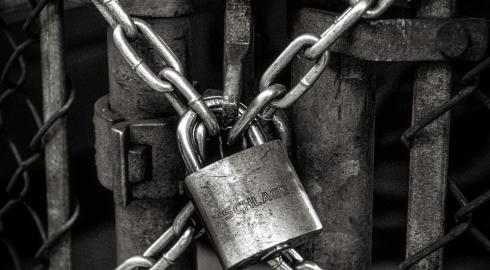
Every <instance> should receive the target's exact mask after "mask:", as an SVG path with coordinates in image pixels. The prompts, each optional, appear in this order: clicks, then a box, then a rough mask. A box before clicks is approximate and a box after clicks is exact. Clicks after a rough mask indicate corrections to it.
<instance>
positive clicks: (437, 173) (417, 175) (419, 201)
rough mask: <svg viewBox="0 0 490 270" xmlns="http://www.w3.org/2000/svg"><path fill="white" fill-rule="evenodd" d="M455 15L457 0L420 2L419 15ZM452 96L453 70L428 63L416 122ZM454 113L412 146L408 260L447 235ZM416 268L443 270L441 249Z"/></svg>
mask: <svg viewBox="0 0 490 270" xmlns="http://www.w3.org/2000/svg"><path fill="white" fill-rule="evenodd" d="M453 14H454V1H453V0H425V1H421V8H420V10H419V13H418V16H419V17H422V18H447V17H451V16H452V15H453ZM450 94H451V67H450V65H449V64H447V63H423V64H421V65H420V66H419V68H418V69H417V72H416V79H415V84H414V94H413V112H412V123H415V122H417V121H418V120H420V119H421V118H422V117H424V116H425V115H426V114H427V113H429V112H430V111H432V110H433V108H436V107H438V106H439V105H441V104H442V103H444V102H446V101H447V100H448V99H449V98H450ZM448 143H449V115H448V114H446V115H443V116H442V117H440V118H439V119H437V120H436V121H434V122H433V123H432V124H430V125H429V126H427V127H426V128H425V129H423V130H422V131H421V132H419V133H418V135H416V136H415V137H414V139H413V142H412V145H411V148H410V175H409V197H408V200H409V204H408V224H407V250H406V256H407V257H409V256H411V255H413V254H414V253H416V252H417V251H420V250H421V249H422V248H424V247H425V246H427V245H428V244H430V243H431V242H433V241H434V240H436V238H437V237H439V236H440V235H441V234H442V233H443V231H444V206H445V199H446V181H447V164H448V152H449V146H448ZM412 268H413V269H424V270H428V269H442V249H441V250H439V251H437V252H435V253H433V254H432V255H430V256H428V257H426V258H424V259H423V260H421V261H420V262H419V263H417V264H416V265H414V266H413V267H412Z"/></svg>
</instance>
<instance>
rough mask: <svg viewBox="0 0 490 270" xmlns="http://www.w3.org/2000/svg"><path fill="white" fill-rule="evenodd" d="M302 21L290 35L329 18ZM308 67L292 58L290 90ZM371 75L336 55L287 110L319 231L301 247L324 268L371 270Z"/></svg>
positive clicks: (358, 64)
mask: <svg viewBox="0 0 490 270" xmlns="http://www.w3.org/2000/svg"><path fill="white" fill-rule="evenodd" d="M301 16H308V13H306V12H303V13H301ZM299 22H301V23H299V24H296V25H295V26H294V33H298V34H301V33H305V32H312V31H313V32H317V30H319V31H321V30H320V29H325V28H327V27H328V20H319V21H318V20H317V21H315V22H314V23H313V22H312V23H311V24H310V23H308V20H306V19H304V18H303V20H299ZM310 66H311V62H309V61H304V60H302V59H298V60H296V62H295V63H294V64H293V67H292V84H293V85H294V84H295V82H297V81H298V80H299V79H300V76H301V74H304V73H305V72H306V71H307V70H308V69H309V68H310ZM369 77H370V76H369V74H368V71H367V64H366V62H362V61H359V60H355V59H353V58H349V57H347V56H342V57H339V56H338V55H333V57H332V60H331V63H330V64H329V66H328V67H327V68H326V69H325V71H324V73H323V74H322V75H321V76H320V78H319V79H318V81H317V82H316V83H315V84H314V85H313V86H312V88H311V89H310V90H309V91H308V93H306V94H305V95H304V96H303V97H302V98H300V99H299V100H298V101H297V103H296V104H295V106H294V107H293V111H292V122H293V129H294V133H295V136H296V159H295V160H296V168H297V169H298V173H299V175H300V179H301V180H302V181H303V184H304V186H305V189H306V191H307V193H308V195H309V196H310V198H311V200H312V201H313V204H314V206H315V208H316V210H317V211H318V213H319V216H320V219H321V221H322V224H323V226H324V231H323V233H322V234H321V235H320V236H319V237H318V238H317V239H315V240H314V241H312V242H311V243H309V244H307V245H306V246H305V251H306V253H305V257H307V258H310V259H311V260H313V261H315V262H317V263H318V264H319V265H320V266H322V267H324V268H325V269H340V270H343V269H369V268H370V263H371V241H372V240H371V231H372V217H371V212H372V193H373V148H374V134H373V131H374V91H372V89H370V83H369Z"/></svg>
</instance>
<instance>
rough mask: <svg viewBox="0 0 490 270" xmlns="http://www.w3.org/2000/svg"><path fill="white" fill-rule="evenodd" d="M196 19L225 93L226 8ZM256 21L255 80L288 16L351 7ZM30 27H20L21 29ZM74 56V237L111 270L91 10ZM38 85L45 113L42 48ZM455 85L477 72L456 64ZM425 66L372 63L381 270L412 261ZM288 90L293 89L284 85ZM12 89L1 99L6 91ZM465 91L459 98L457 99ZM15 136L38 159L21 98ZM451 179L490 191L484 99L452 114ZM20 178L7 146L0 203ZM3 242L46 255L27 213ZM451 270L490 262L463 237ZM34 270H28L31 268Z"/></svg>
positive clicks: (8, 227)
mask: <svg viewBox="0 0 490 270" xmlns="http://www.w3.org/2000/svg"><path fill="white" fill-rule="evenodd" d="M195 2H196V3H195V11H194V16H193V26H192V35H193V47H192V50H193V59H192V61H191V62H192V63H191V66H192V76H193V79H194V80H197V81H199V82H200V85H201V88H202V89H207V88H214V89H221V88H222V43H223V5H222V3H221V1H216V0H214V1H205V0H200V1H195ZM255 2H256V3H254V7H255V12H256V43H257V44H256V46H257V50H256V77H259V76H260V74H261V73H262V72H263V70H264V69H265V67H266V66H267V65H268V64H270V63H271V61H272V60H273V58H274V57H275V56H277V54H278V53H279V52H280V51H281V50H282V49H283V48H284V47H285V45H286V44H287V42H288V35H287V27H286V26H287V24H288V15H289V14H291V12H294V10H295V9H297V8H298V7H299V6H308V7H315V8H322V9H327V10H329V11H334V12H339V11H341V10H343V9H344V8H345V7H346V5H345V4H344V3H343V2H342V1H302V4H300V3H299V1H290V3H289V10H286V9H285V5H284V4H283V2H284V1H279V0H272V1H255ZM415 11H416V1H413V2H411V4H410V5H401V6H398V7H395V8H392V9H390V10H389V12H387V14H386V15H385V17H386V18H390V17H392V18H395V17H413V16H414V14H415ZM458 16H460V17H485V18H490V3H489V2H488V1H484V0H481V1H477V0H471V1H459V3H458ZM20 19H21V18H19V21H20ZM11 26H12V29H13V32H14V33H15V34H16V39H17V41H19V42H20V41H21V40H23V39H24V38H25V35H24V33H23V32H22V31H21V29H20V23H19V22H13V23H12V24H11ZM65 31H66V33H65V36H66V42H65V48H66V67H67V72H68V74H69V76H70V78H71V80H72V82H73V86H74V87H75V89H76V90H77V98H76V102H75V104H74V105H73V107H72V108H71V109H70V112H69V114H68V136H69V146H70V171H71V173H70V174H71V181H72V183H73V192H74V193H75V194H76V196H77V197H78V199H79V200H80V203H81V215H80V219H79V221H78V223H77V224H76V226H75V227H74V229H73V246H74V249H73V254H74V258H75V268H74V269H112V268H113V267H114V261H115V250H114V245H115V243H114V230H113V227H114V224H113V223H114V218H113V203H112V193H111V192H109V191H108V190H105V189H104V188H103V187H102V186H101V185H100V184H99V183H98V180H97V176H96V174H95V163H94V148H93V145H94V131H93V125H92V114H93V104H94V102H95V101H96V100H97V99H98V98H99V97H101V96H103V95H105V94H106V93H107V92H108V81H107V77H108V74H107V54H106V32H105V31H106V23H105V21H103V19H102V18H101V17H100V15H99V14H98V13H97V11H96V10H95V9H94V8H92V7H91V6H88V7H80V8H75V9H70V10H68V11H67V12H66V13H65ZM0 48H1V50H0V63H5V62H6V60H7V58H8V56H9V55H10V53H11V50H10V49H9V48H8V46H7V43H6V40H5V37H4V36H0ZM26 60H27V62H28V68H29V75H28V76H29V77H28V80H27V83H26V85H25V87H24V89H25V91H26V93H27V94H28V95H29V96H30V97H31V98H32V99H33V100H34V102H35V104H36V105H37V106H38V108H41V101H40V97H41V88H40V86H41V85H40V75H39V74H40V70H39V68H40V67H39V47H38V46H37V45H34V46H32V47H31V48H30V49H29V50H28V51H27V53H26ZM453 65H454V68H455V74H456V75H455V78H456V79H457V78H458V76H461V74H463V73H464V72H465V71H467V70H468V69H470V68H471V67H472V66H473V65H474V63H461V62H455V63H453ZM416 66H417V65H416V63H376V64H374V63H373V67H374V69H375V72H376V74H377V76H376V85H377V88H376V148H375V194H374V219H373V220H374V232H373V237H374V239H373V268H374V269H388V268H390V269H393V267H394V266H396V265H397V264H398V263H400V262H401V261H402V260H403V257H404V252H405V249H404V246H405V233H406V212H407V189H408V157H409V153H408V149H407V148H406V147H405V146H404V145H403V144H402V143H401V141H400V136H401V135H402V133H403V132H404V131H405V130H406V129H407V128H408V127H409V126H410V119H411V102H412V81H413V77H414V70H415V67H416ZM489 74H490V73H489V72H485V73H483V75H482V76H481V79H482V82H481V88H480V89H481V90H482V91H483V92H485V93H486V94H490V92H489V91H487V87H486V86H488V83H489V82H488V79H487V78H488V75H489ZM284 82H287V79H285V81H284ZM4 90H5V89H1V91H4ZM458 90H459V89H454V93H455V92H457V91H458ZM4 112H5V113H4V117H5V119H4V120H5V122H6V126H7V128H8V129H9V131H10V132H11V133H12V134H15V137H14V139H15V141H16V142H17V143H18V144H19V145H21V146H22V147H21V151H22V152H23V154H24V156H25V155H27V154H28V153H29V151H30V150H29V148H28V142H29V140H30V139H31V137H32V136H33V134H34V133H35V125H34V123H33V121H32V120H31V119H30V117H29V115H28V111H27V109H26V107H25V105H24V104H23V100H22V99H21V98H20V97H16V96H14V97H12V98H11V99H10V100H9V101H8V102H7V104H6V107H5V109H4ZM451 118H452V119H451V141H450V165H449V177H450V179H453V180H454V181H455V182H456V183H457V184H458V185H459V187H460V188H461V189H462V190H463V192H464V193H465V195H466V196H467V197H468V199H470V200H471V199H472V198H475V197H476V196H478V195H479V194H481V193H482V192H484V191H485V190H486V189H488V188H490V181H488V180H487V179H489V176H490V166H489V161H490V151H489V150H490V136H489V135H490V128H489V127H490V126H489V125H488V124H489V123H490V122H489V120H490V111H489V110H488V109H487V108H486V107H485V106H484V105H482V103H481V102H480V101H478V100H477V99H476V98H473V97H470V98H469V99H468V100H466V101H464V102H463V103H461V104H460V105H458V106H457V107H456V108H455V109H454V110H453V111H452V114H451ZM14 169H15V162H14V160H13V157H12V156H11V154H10V152H9V151H8V148H7V146H6V145H5V143H4V142H3V141H1V140H0V202H1V203H2V204H3V203H4V201H5V200H6V196H7V195H6V193H5V192H4V190H3V189H4V186H5V185H6V182H7V180H8V178H9V176H10V175H11V174H12V173H13V171H14ZM31 177H32V178H33V179H32V185H33V187H32V188H31V191H30V193H29V194H28V196H27V200H29V201H30V202H33V205H34V207H35V208H36V209H37V210H38V211H39V212H41V213H42V212H43V209H44V207H45V204H44V178H43V163H42V161H41V162H38V163H36V165H34V167H33V168H32V170H31ZM447 206H448V207H447V218H446V220H447V221H446V223H447V228H451V227H452V226H453V225H454V220H453V218H452V216H453V215H454V212H455V210H457V204H456V202H455V200H454V198H452V197H451V195H448V198H447ZM488 211H489V208H488V207H486V208H485V207H484V208H480V209H479V210H478V211H477V212H476V213H475V214H474V215H473V220H474V224H476V225H477V226H478V228H480V229H481V230H482V232H483V233H486V234H487V235H490V218H489V215H488V213H489V212H488ZM0 225H3V226H1V227H3V228H1V229H3V234H4V235H5V236H6V237H8V238H9V239H10V241H12V242H13V244H14V245H15V247H16V248H17V250H18V251H19V253H20V255H21V256H22V257H23V261H24V262H25V263H26V265H27V266H28V265H29V264H30V263H31V262H30V260H29V258H30V257H31V256H32V254H33V253H34V252H35V250H36V249H37V248H38V247H39V246H40V244H41V239H40V238H39V236H38V235H37V234H36V233H35V230H34V229H33V228H34V227H33V224H32V220H31V219H29V217H28V215H27V213H25V211H23V210H21V208H19V209H18V210H14V211H12V212H11V213H10V214H8V215H7V216H6V218H5V222H4V223H3V224H0ZM6 254H7V253H6V250H5V248H4V247H3V246H1V245H0V269H11V268H9V266H10V265H11V262H10V259H9V258H8V256H6ZM444 254H445V260H446V268H447V269H489V268H490V257H489V254H488V253H487V252H486V251H485V250H484V249H483V248H482V247H481V246H480V245H479V244H478V243H477V242H476V241H475V240H473V239H472V238H470V237H468V236H463V237H461V238H459V239H457V240H455V241H453V242H451V243H450V244H449V245H448V246H447V248H446V249H445V253H444ZM26 269H28V268H26Z"/></svg>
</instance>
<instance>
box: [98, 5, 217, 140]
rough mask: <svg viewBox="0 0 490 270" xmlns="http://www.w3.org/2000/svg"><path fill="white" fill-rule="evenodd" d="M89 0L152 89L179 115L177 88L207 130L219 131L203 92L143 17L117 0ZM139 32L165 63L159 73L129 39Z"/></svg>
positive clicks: (214, 132)
mask: <svg viewBox="0 0 490 270" xmlns="http://www.w3.org/2000/svg"><path fill="white" fill-rule="evenodd" d="M91 1H92V3H93V4H94V5H95V7H96V8H97V9H98V10H99V11H100V13H101V14H102V16H103V17H104V18H105V20H106V21H107V22H108V23H109V25H110V26H111V27H112V28H113V29H114V32H113V39H114V44H115V45H116V47H117V48H118V49H119V51H120V52H121V54H122V55H123V57H124V59H125V60H126V61H127V62H128V64H129V65H130V66H131V68H132V69H133V70H134V71H135V73H136V74H137V75H138V76H139V77H140V78H141V80H143V81H144V82H145V83H146V84H147V85H148V86H149V87H150V88H151V89H153V90H155V91H158V92H161V93H163V94H164V95H165V97H166V98H167V100H168V102H169V103H170V105H172V107H173V108H174V109H175V111H176V112H177V114H179V115H182V114H183V113H184V112H185V111H186V110H187V107H186V105H184V103H183V102H182V101H181V100H180V98H179V97H178V96H177V95H176V93H175V90H174V88H176V89H177V90H178V91H179V92H180V93H181V94H182V95H183V96H184V97H185V98H186V99H187V105H188V106H189V107H190V108H191V109H192V110H194V111H195V112H196V113H197V114H198V115H199V116H200V117H201V119H202V121H203V122H204V124H205V125H206V127H207V129H208V132H209V134H211V135H216V134H218V132H219V124H218V120H217V119H216V116H215V115H214V114H213V113H212V112H211V111H209V109H208V108H207V107H206V105H204V102H203V100H202V96H201V95H200V94H199V93H198V92H197V90H196V89H195V88H194V87H193V86H192V84H191V83H190V82H189V81H188V80H187V79H186V78H185V74H184V68H183V66H182V63H181V62H180V60H179V59H178V58H177V56H175V54H174V53H173V51H172V50H171V49H170V48H169V47H168V45H167V44H166V43H165V41H164V40H163V39H162V38H161V37H160V36H159V35H158V34H157V33H155V31H153V28H152V27H151V26H150V25H149V24H147V23H146V22H145V21H144V20H141V19H137V18H132V17H131V16H130V15H129V14H128V13H127V12H126V11H125V10H124V8H123V7H122V6H121V4H120V3H119V1H118V0H91ZM140 36H143V37H144V39H145V40H146V41H147V43H148V45H149V46H150V47H151V48H153V49H155V50H156V52H157V53H158V55H159V56H160V58H161V60H162V61H163V62H164V63H165V65H167V66H168V67H166V68H164V69H163V70H161V72H160V73H159V74H158V75H157V74H156V73H155V72H153V71H152V70H151V69H150V67H149V66H148V65H147V63H146V62H145V61H144V59H143V58H141V57H140V56H139V55H138V53H137V52H136V50H135V49H134V48H133V46H132V45H131V43H130V41H134V40H136V39H139V38H140Z"/></svg>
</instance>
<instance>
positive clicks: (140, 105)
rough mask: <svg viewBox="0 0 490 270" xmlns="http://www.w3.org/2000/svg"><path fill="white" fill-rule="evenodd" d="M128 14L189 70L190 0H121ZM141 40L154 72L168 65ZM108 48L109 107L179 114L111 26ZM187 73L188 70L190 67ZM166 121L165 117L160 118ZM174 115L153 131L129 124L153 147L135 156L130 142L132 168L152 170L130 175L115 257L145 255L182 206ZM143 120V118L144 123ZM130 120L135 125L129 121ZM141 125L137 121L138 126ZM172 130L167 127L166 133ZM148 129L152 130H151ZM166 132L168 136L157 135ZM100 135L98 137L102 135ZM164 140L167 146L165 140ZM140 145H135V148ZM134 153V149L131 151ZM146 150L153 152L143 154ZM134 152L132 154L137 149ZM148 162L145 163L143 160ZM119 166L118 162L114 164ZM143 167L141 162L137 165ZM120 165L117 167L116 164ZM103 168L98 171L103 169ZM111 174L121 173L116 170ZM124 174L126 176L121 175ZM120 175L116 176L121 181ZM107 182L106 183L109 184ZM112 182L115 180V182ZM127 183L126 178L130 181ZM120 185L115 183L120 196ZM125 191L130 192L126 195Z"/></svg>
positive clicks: (119, 209)
mask: <svg viewBox="0 0 490 270" xmlns="http://www.w3.org/2000/svg"><path fill="white" fill-rule="evenodd" d="M121 4H122V5H123V6H124V7H125V8H126V10H127V11H128V13H130V14H131V15H133V16H143V17H145V21H146V22H147V23H149V24H150V25H151V26H152V27H153V29H154V30H155V32H156V33H158V34H159V35H160V36H161V37H162V38H163V39H164V40H165V42H166V43H167V44H168V45H169V47H170V48H171V49H172V50H173V52H174V53H175V54H176V55H177V57H178V58H179V59H180V60H181V62H182V63H183V65H184V67H185V69H186V71H188V70H189V69H188V66H187V64H188V62H189V61H188V60H189V59H187V57H188V56H189V55H190V53H189V42H190V30H189V29H190V16H189V15H190V13H191V4H190V2H189V1H187V0H178V1H154V0H138V1H129V0H128V1H126V0H123V1H121ZM144 42H145V41H144V40H143V39H137V40H136V41H135V42H134V44H133V45H135V47H136V49H137V50H138V51H139V53H140V55H141V56H142V57H143V58H144V59H145V61H146V62H147V63H148V65H149V67H150V68H151V69H152V70H154V71H155V72H158V71H160V70H161V69H162V68H163V67H164V63H163V62H162V61H161V60H160V58H159V57H158V56H156V54H155V52H153V51H152V50H148V49H147V48H148V47H147V45H146V44H144ZM108 53H109V70H110V78H109V80H110V93H109V104H110V109H111V110H112V111H113V112H115V113H118V114H119V115H120V116H121V117H122V118H123V119H124V120H125V121H130V122H134V121H141V120H145V119H155V118H162V117H169V116H172V115H175V112H174V111H173V109H172V107H171V106H170V105H169V103H168V102H167V100H166V97H165V94H163V93H158V92H156V91H153V90H151V89H150V88H149V87H148V86H147V85H146V84H144V83H143V82H142V81H141V80H140V79H139V78H138V77H137V75H136V74H135V73H134V71H133V70H132V69H131V68H130V67H129V65H127V63H126V62H125V60H124V58H123V57H122V55H121V54H120V53H119V52H118V50H117V48H116V47H115V46H114V44H113V42H112V31H110V30H109V34H108ZM186 73H187V74H186V76H188V72H186ZM162 121H164V122H166V120H162ZM173 121H175V119H171V118H169V120H168V125H165V124H161V125H159V126H160V127H159V128H157V129H158V130H157V129H155V132H154V135H153V136H151V135H149V134H153V133H151V131H149V129H151V128H148V127H145V124H144V123H143V124H134V125H135V126H131V127H129V126H128V127H129V131H128V136H129V137H128V140H129V141H133V143H134V144H138V143H141V144H142V145H150V147H149V148H148V149H147V150H149V151H143V152H141V155H139V154H138V153H139V152H137V151H136V152H137V153H136V155H135V156H134V157H132V156H131V153H132V152H131V149H133V147H135V146H128V147H130V148H129V149H130V150H129V153H128V155H130V156H129V158H128V162H129V163H132V164H133V165H131V164H126V165H128V166H129V168H130V169H129V170H131V171H138V170H144V171H146V170H149V171H150V173H149V175H148V173H142V174H141V175H145V174H146V177H145V178H144V179H139V180H138V182H137V183H134V181H133V180H131V178H132V176H131V174H134V173H131V174H130V176H129V179H128V181H129V182H130V184H129V185H130V187H126V186H124V187H123V189H124V188H127V190H129V191H128V193H129V194H130V196H129V195H128V196H129V198H130V199H129V200H128V201H127V204H124V203H123V204H121V203H116V204H115V213H116V243H117V259H118V262H122V261H123V260H124V259H127V258H128V257H130V256H133V255H137V254H141V253H143V252H144V250H145V249H146V248H147V247H148V245H149V244H150V243H152V242H153V241H155V240H156V239H157V238H158V237H159V236H160V234H161V233H163V232H164V230H165V229H166V228H168V227H169V226H171V225H172V220H173V218H174V217H175V216H176V214H177V212H178V211H179V209H180V208H181V206H182V205H183V204H182V203H183V202H182V201H180V200H179V181H181V180H183V179H184V171H183V169H182V164H181V160H180V158H179V154H178V152H177V147H176V142H175V133H174V132H170V131H174V130H173V126H172V123H173ZM140 123H141V122H140ZM130 125H132V124H130ZM138 125H139V126H138ZM167 131H168V132H167ZM148 132H150V133H148ZM160 132H163V134H165V136H167V137H165V138H158V137H159V136H160V135H159V134H161V133H160ZM99 137H100V136H99ZM165 144H166V145H165ZM136 150H137V149H136ZM133 152H134V151H133ZM144 152H148V153H149V157H145V156H143V154H144ZM133 154H134V153H133ZM132 159H133V160H134V159H136V161H137V160H138V159H143V160H147V161H148V160H149V162H150V163H149V164H146V165H145V166H146V168H134V166H136V164H139V163H141V162H132V161H131V160H132ZM143 163H144V162H143ZM115 167H117V166H114V167H113V168H115ZM139 167H141V166H139ZM116 170H117V168H116ZM99 173H100V170H99ZM112 176H121V175H118V174H117V173H113V174H112ZM121 177H122V176H121ZM118 180H120V179H114V181H118ZM101 181H102V180H101ZM105 184H106V186H107V185H108V184H107V183H105ZM112 184H113V185H114V183H112ZM126 184H127V183H126ZM120 188H121V186H117V187H116V185H114V186H113V191H114V193H115V198H116V201H118V198H119V197H118V196H120V195H121V194H119V193H118V192H120V190H121V189H120ZM124 195H127V194H124ZM193 267H194V266H193V260H192V259H191V260H189V259H184V260H178V261H177V262H176V265H174V268H173V269H193Z"/></svg>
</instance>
